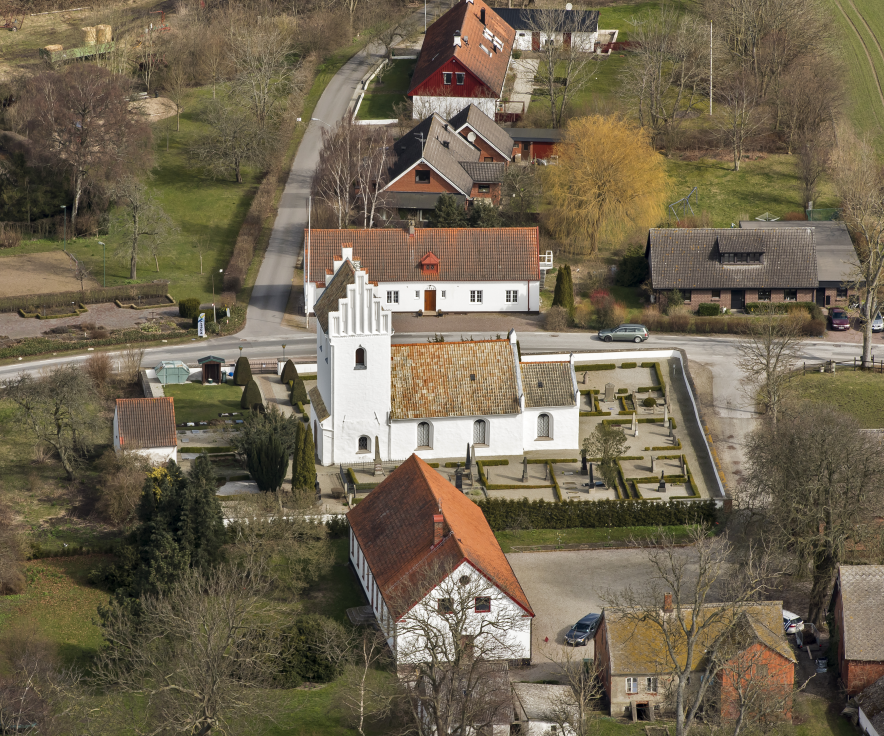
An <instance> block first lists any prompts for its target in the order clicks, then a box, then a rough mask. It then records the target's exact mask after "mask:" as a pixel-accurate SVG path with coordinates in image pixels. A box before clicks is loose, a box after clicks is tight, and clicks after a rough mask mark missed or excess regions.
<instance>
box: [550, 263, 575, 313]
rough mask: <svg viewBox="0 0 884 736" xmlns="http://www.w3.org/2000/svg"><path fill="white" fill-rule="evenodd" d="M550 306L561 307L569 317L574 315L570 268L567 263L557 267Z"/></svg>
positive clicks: (572, 284)
mask: <svg viewBox="0 0 884 736" xmlns="http://www.w3.org/2000/svg"><path fill="white" fill-rule="evenodd" d="M552 306H554V307H563V308H564V309H566V310H568V314H569V315H572V316H573V315H574V283H573V282H572V280H571V266H569V265H568V264H567V263H565V264H563V265H561V266H559V272H558V273H557V274H556V289H555V291H554V292H553V302H552Z"/></svg>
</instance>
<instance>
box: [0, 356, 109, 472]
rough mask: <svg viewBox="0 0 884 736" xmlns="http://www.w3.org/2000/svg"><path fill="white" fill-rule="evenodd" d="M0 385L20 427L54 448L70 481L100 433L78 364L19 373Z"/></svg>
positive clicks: (92, 396) (91, 395) (86, 380)
mask: <svg viewBox="0 0 884 736" xmlns="http://www.w3.org/2000/svg"><path fill="white" fill-rule="evenodd" d="M2 386H3V389H4V391H3V395H4V396H5V398H7V399H9V400H10V401H11V402H12V403H13V404H14V405H15V407H16V410H17V412H18V416H19V419H20V420H21V424H20V427H21V428H22V429H24V430H25V431H27V432H29V433H30V434H31V435H32V436H33V437H34V439H36V440H38V441H40V442H43V443H45V444H47V445H49V446H50V447H51V448H52V449H53V450H55V452H56V454H57V455H58V457H59V459H60V460H61V465H62V467H63V468H64V470H65V473H66V474H67V477H68V480H73V479H74V476H75V475H76V472H77V469H78V468H79V467H80V466H81V464H82V462H83V460H84V457H85V456H86V455H87V454H88V453H89V451H90V450H91V449H92V447H94V445H95V443H96V442H97V441H98V438H99V436H100V435H99V431H100V430H99V428H100V424H101V423H100V421H99V418H98V416H97V414H96V412H95V410H94V407H93V406H92V402H93V400H94V399H95V391H94V387H93V384H92V381H91V379H90V378H89V376H88V375H87V374H86V373H85V372H84V371H82V370H81V369H80V366H78V365H63V366H59V367H57V368H52V369H50V370H49V372H48V373H46V374H45V375H44V376H41V377H34V376H33V375H32V374H31V373H21V374H20V375H18V376H16V377H15V378H9V379H7V380H5V381H3V383H2Z"/></svg>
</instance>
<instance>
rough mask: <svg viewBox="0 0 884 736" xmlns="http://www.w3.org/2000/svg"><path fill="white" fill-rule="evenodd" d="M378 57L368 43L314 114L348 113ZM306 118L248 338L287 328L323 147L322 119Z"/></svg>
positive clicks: (329, 119) (328, 118)
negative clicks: (285, 320)
mask: <svg viewBox="0 0 884 736" xmlns="http://www.w3.org/2000/svg"><path fill="white" fill-rule="evenodd" d="M377 60H378V56H377V55H376V54H375V53H372V51H371V50H370V49H368V48H366V49H365V50H363V51H360V52H359V53H358V54H356V56H354V57H353V58H352V59H350V60H349V61H348V62H347V63H346V64H344V66H343V67H341V70H340V71H339V72H338V73H337V74H335V76H334V77H332V79H331V81H330V82H329V83H328V86H327V87H326V88H325V91H324V92H323V93H322V97H320V98H319V102H318V103H317V105H316V110H315V111H314V112H313V117H316V118H319V120H322V121H325V123H328V124H329V125H334V124H335V123H336V122H337V121H338V120H340V119H341V118H342V117H343V116H344V113H346V112H347V105H348V104H349V102H350V98H351V96H352V94H353V90H354V89H356V87H357V85H358V84H359V83H360V82H361V81H362V78H363V77H364V76H365V74H366V73H367V72H368V70H369V68H370V67H371V65H372V64H374V63H375V62H376V61H377ZM305 123H307V130H306V132H305V133H304V138H303V140H302V141H301V145H300V146H299V147H298V153H297V155H296V156H295V160H294V163H293V164H292V168H291V171H290V172H289V178H288V181H287V182H286V185H285V189H284V190H283V193H282V197H281V198H280V200H279V212H278V214H277V216H276V222H275V223H274V225H273V232H272V233H271V234H270V242H269V244H268V246H267V254H266V255H265V256H264V262H263V263H262V264H261V269H260V271H258V279H257V281H256V282H255V288H254V289H252V298H251V300H250V301H249V310H248V312H247V317H246V327H245V329H244V330H243V332H242V333H241V334H243V335H245V336H247V337H250V338H258V337H267V336H272V335H276V334H278V333H280V332H283V331H284V329H285V328H283V327H282V326H281V324H280V323H281V322H282V317H283V315H284V314H285V308H286V304H287V303H288V298H289V293H290V291H291V283H292V275H293V272H294V270H295V263H296V262H297V259H298V253H299V252H300V250H301V243H302V240H303V237H304V228H305V227H307V197H308V196H309V195H310V182H311V181H312V179H313V172H314V170H315V169H316V164H317V163H318V162H319V149H320V148H321V147H322V130H321V129H322V127H323V125H324V123H321V122H317V121H315V120H314V121H309V120H308V121H305Z"/></svg>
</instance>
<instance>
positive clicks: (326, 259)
mask: <svg viewBox="0 0 884 736" xmlns="http://www.w3.org/2000/svg"><path fill="white" fill-rule="evenodd" d="M305 242H306V243H307V250H306V255H305V262H306V264H307V267H306V268H305V269H304V299H305V308H306V312H307V313H308V314H309V313H311V312H315V305H316V301H317V300H318V299H319V297H320V296H321V295H322V293H323V292H324V291H325V289H326V287H327V286H328V284H329V283H330V282H331V280H332V277H333V276H334V275H335V273H336V272H337V269H338V268H339V267H340V265H341V264H342V263H343V262H344V261H346V260H350V261H352V262H353V263H358V264H359V267H360V268H361V269H363V270H365V271H368V273H369V274H371V278H372V281H373V282H374V283H375V284H376V285H377V289H376V291H377V294H378V296H379V297H380V299H381V303H382V304H383V306H384V309H386V310H388V311H390V312H417V311H418V310H421V311H423V312H424V313H428V312H429V313H434V312H443V313H444V312H539V311H540V255H539V253H540V235H539V232H538V229H537V228H536V227H502V228H469V227H464V228H418V229H414V228H411V229H408V230H403V229H400V228H376V229H372V230H311V231H310V232H309V233H305Z"/></svg>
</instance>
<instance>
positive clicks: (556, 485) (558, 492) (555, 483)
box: [546, 463, 565, 503]
mask: <svg viewBox="0 0 884 736" xmlns="http://www.w3.org/2000/svg"><path fill="white" fill-rule="evenodd" d="M546 467H547V468H549V477H550V478H552V482H553V488H555V489H556V498H557V499H558V500H559V503H562V502H563V501H564V500H565V497H564V496H563V495H562V489H561V488H559V481H558V480H556V474H555V473H554V472H553V466H552V463H547V464H546Z"/></svg>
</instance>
